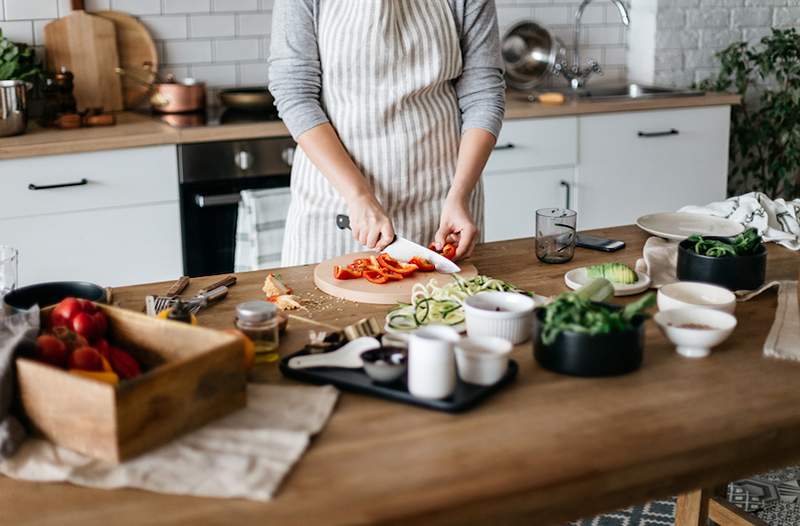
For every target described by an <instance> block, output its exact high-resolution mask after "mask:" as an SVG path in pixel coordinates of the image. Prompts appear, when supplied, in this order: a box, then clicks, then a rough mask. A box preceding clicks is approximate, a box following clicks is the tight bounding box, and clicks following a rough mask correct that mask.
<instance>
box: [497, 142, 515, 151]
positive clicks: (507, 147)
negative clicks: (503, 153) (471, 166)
mask: <svg viewBox="0 0 800 526" xmlns="http://www.w3.org/2000/svg"><path fill="white" fill-rule="evenodd" d="M514 148H516V145H515V144H514V143H513V142H507V143H506V144H498V145H497V146H495V147H494V149H495V150H513V149H514Z"/></svg>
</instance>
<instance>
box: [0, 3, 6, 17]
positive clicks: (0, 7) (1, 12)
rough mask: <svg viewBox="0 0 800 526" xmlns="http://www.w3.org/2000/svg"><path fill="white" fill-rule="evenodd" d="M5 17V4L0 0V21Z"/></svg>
mask: <svg viewBox="0 0 800 526" xmlns="http://www.w3.org/2000/svg"><path fill="white" fill-rule="evenodd" d="M5 19H6V6H5V5H4V2H3V0H0V21H3V20H5Z"/></svg>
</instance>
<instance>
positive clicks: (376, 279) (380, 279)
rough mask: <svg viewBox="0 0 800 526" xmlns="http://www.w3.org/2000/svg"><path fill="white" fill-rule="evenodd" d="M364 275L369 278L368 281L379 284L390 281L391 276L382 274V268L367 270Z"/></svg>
mask: <svg viewBox="0 0 800 526" xmlns="http://www.w3.org/2000/svg"><path fill="white" fill-rule="evenodd" d="M362 275H363V276H364V278H366V279H367V281H370V282H372V283H377V284H378V285H381V284H383V283H386V282H387V281H389V278H388V277H386V276H385V275H384V274H382V273H381V271H380V270H365V271H364V272H363V273H362Z"/></svg>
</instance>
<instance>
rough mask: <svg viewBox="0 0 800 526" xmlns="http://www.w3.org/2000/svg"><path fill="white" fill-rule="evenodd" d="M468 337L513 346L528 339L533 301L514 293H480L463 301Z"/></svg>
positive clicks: (528, 297)
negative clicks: (483, 338) (482, 338)
mask: <svg viewBox="0 0 800 526" xmlns="http://www.w3.org/2000/svg"><path fill="white" fill-rule="evenodd" d="M463 305H464V313H465V316H466V323H467V334H469V336H470V338H474V337H499V338H503V339H505V340H508V341H509V342H511V343H512V344H514V345H516V344H518V343H522V342H524V341H526V340H527V339H528V338H530V337H531V326H532V324H533V309H534V308H535V307H536V300H535V299H534V298H532V297H530V296H526V295H523V294H518V293H516V292H501V291H483V292H479V293H477V294H475V295H473V296H469V297H468V298H466V299H464V302H463Z"/></svg>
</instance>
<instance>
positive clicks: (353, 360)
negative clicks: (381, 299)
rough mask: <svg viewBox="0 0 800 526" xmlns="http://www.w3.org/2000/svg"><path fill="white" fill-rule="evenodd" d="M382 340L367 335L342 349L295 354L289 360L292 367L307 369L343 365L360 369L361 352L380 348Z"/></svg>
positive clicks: (346, 367) (361, 364)
mask: <svg viewBox="0 0 800 526" xmlns="http://www.w3.org/2000/svg"><path fill="white" fill-rule="evenodd" d="M380 346H381V342H379V341H378V340H376V339H375V338H371V337H368V336H365V337H363V338H358V339H356V340H353V341H351V342H349V343H347V344H345V345H344V346H342V347H341V348H340V349H337V350H335V351H332V352H326V353H322V354H309V355H306V356H295V357H294V358H292V359H291V360H289V364H288V365H289V367H290V368H292V369H306V368H309V367H341V368H343V369H359V368H361V367H363V366H364V362H363V361H362V360H361V353H363V352H365V351H369V350H372V349H379V348H380Z"/></svg>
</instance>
